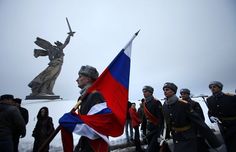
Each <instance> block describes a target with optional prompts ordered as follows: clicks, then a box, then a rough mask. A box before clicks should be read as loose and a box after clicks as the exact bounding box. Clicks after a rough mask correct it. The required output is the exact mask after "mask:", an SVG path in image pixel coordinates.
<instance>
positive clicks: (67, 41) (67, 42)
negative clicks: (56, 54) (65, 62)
mask: <svg viewBox="0 0 236 152" xmlns="http://www.w3.org/2000/svg"><path fill="white" fill-rule="evenodd" d="M70 37H71V35H70V34H69V35H68V36H67V38H66V40H65V42H64V44H63V45H62V46H61V48H62V49H64V48H65V47H66V46H67V44H69V42H70Z"/></svg>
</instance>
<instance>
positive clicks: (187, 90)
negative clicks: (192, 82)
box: [180, 88, 190, 95]
mask: <svg viewBox="0 0 236 152" xmlns="http://www.w3.org/2000/svg"><path fill="white" fill-rule="evenodd" d="M182 93H187V94H188V95H190V90H189V89H187V88H184V89H181V90H180V94H182Z"/></svg>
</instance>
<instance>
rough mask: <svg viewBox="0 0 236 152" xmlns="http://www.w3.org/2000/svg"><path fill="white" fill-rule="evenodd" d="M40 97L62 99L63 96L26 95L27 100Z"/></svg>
mask: <svg viewBox="0 0 236 152" xmlns="http://www.w3.org/2000/svg"><path fill="white" fill-rule="evenodd" d="M38 99H48V100H54V99H61V98H60V96H58V95H28V96H26V97H25V100H38Z"/></svg>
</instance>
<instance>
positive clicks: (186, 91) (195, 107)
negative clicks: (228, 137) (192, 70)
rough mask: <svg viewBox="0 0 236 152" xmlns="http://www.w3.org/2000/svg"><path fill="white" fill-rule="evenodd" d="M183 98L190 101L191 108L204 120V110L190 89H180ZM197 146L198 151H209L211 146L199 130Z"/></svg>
mask: <svg viewBox="0 0 236 152" xmlns="http://www.w3.org/2000/svg"><path fill="white" fill-rule="evenodd" d="M180 95H181V98H182V99H183V100H185V101H187V102H188V103H190V105H191V108H192V109H193V110H194V111H195V112H196V113H198V115H199V116H200V117H201V118H202V120H203V121H205V117H204V114H203V111H202V108H201V106H200V104H199V103H198V102H196V101H194V100H192V99H191V98H190V90H189V89H187V88H184V89H181V90H180ZM197 133H198V134H197V146H198V149H197V150H198V152H209V150H208V149H209V146H208V145H207V144H206V142H205V139H204V138H203V137H202V135H201V134H199V131H197Z"/></svg>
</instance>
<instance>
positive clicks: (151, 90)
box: [143, 86, 154, 93]
mask: <svg viewBox="0 0 236 152" xmlns="http://www.w3.org/2000/svg"><path fill="white" fill-rule="evenodd" d="M144 90H146V91H148V92H150V93H153V92H154V89H153V87H151V86H144V87H143V91H144Z"/></svg>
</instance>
